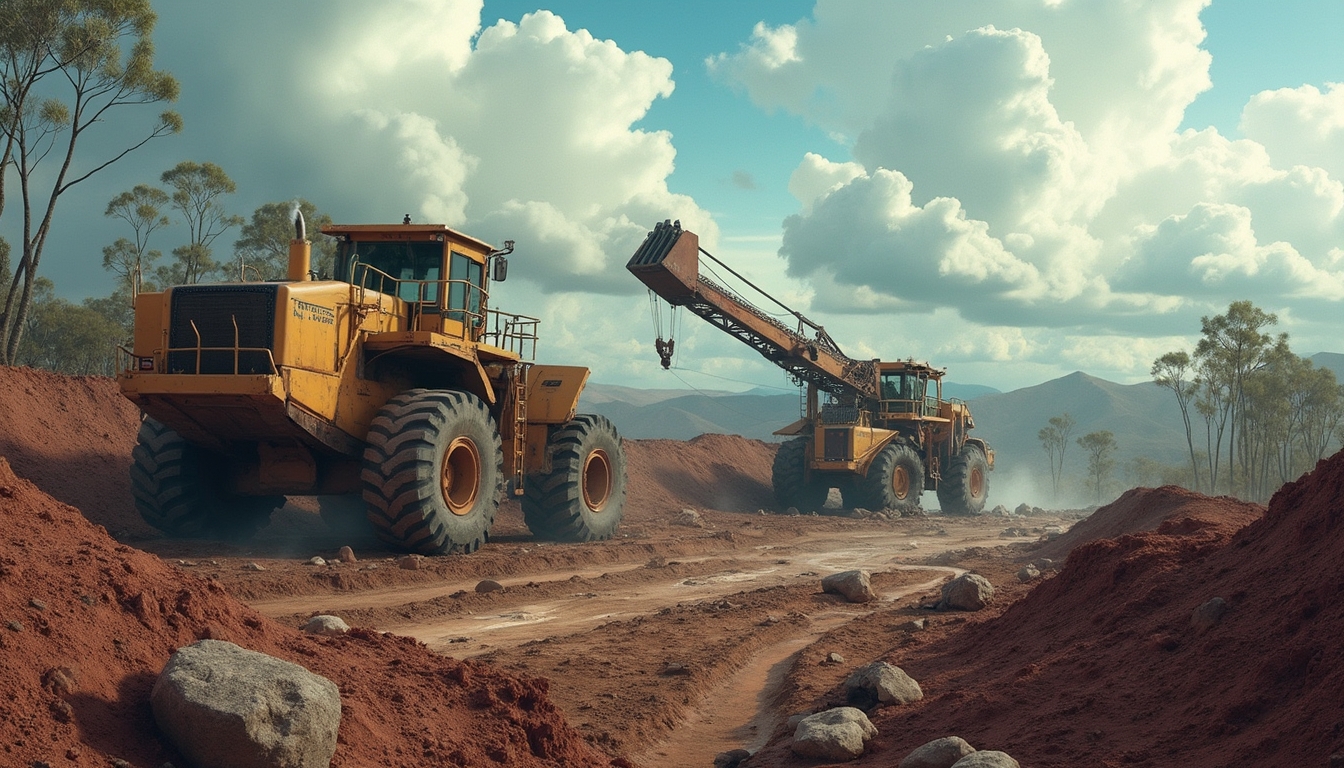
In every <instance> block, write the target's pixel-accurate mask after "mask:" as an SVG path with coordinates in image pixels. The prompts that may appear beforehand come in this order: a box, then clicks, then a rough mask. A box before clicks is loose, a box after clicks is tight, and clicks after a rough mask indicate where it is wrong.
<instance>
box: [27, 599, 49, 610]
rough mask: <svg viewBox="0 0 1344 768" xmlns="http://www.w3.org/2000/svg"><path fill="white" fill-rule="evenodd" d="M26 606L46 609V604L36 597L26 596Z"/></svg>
mask: <svg viewBox="0 0 1344 768" xmlns="http://www.w3.org/2000/svg"><path fill="white" fill-rule="evenodd" d="M28 607H29V608H36V609H37V610H39V611H45V610H47V604H46V603H44V602H42V601H41V600H38V599H37V598H36V597H30V598H28Z"/></svg>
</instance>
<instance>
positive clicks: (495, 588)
mask: <svg viewBox="0 0 1344 768" xmlns="http://www.w3.org/2000/svg"><path fill="white" fill-rule="evenodd" d="M503 589H504V585H503V584H500V583H499V582H498V581H495V580H493V579H482V580H481V581H480V582H479V583H478V584H477V585H476V591H477V592H480V593H485V592H499V591H501V590H503Z"/></svg>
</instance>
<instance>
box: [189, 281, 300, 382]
mask: <svg viewBox="0 0 1344 768" xmlns="http://www.w3.org/2000/svg"><path fill="white" fill-rule="evenodd" d="M278 289H279V286H277V285H268V284H265V283H261V284H250V285H189V286H182V287H179V288H174V289H173V297H172V310H171V317H170V322H171V325H170V326H169V329H168V346H169V347H171V348H173V349H175V350H177V351H175V352H170V353H168V372H169V373H226V374H232V373H238V374H258V373H273V372H274V371H272V370H271V363H270V359H269V356H268V355H267V354H266V353H265V352H261V351H254V352H242V353H240V354H239V355H238V369H237V370H236V371H235V370H234V364H233V347H234V327H233V324H234V322H235V321H236V322H237V323H238V331H237V334H238V335H237V346H239V347H252V348H254V349H258V350H260V349H270V350H274V344H275V297H276V291H277V290H278ZM193 322H195V324H196V330H198V331H200V334H201V339H200V346H201V347H203V348H204V347H227V349H215V350H210V351H202V352H201V353H200V360H199V361H198V360H197V359H196V355H197V352H196V346H197V344H196V332H195V331H193V330H192V327H191V325H192V323H193ZM187 348H189V349H187Z"/></svg>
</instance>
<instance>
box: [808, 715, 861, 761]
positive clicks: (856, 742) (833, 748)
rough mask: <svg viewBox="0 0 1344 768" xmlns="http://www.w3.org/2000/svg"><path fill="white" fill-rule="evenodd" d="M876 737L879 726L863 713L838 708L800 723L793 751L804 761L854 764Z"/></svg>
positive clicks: (810, 716) (811, 716) (809, 717)
mask: <svg viewBox="0 0 1344 768" xmlns="http://www.w3.org/2000/svg"><path fill="white" fill-rule="evenodd" d="M876 735H877V728H876V726H874V725H873V724H872V723H871V722H869V721H868V716H867V715H865V714H864V713H863V712H862V710H858V709H855V708H853V707H836V708H835V709H828V710H826V711H825V712H818V713H816V714H815V715H808V716H807V717H804V718H803V719H802V720H800V721H799V722H798V728H797V729H796V730H795V731H794V732H793V744H791V745H790V746H789V749H792V750H793V753H794V754H796V755H801V756H803V757H818V758H821V759H823V760H853V759H854V758H856V757H858V756H859V755H862V754H863V744H864V742H865V741H867V740H868V739H871V738H872V737H874V736H876Z"/></svg>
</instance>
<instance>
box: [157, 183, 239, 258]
mask: <svg viewBox="0 0 1344 768" xmlns="http://www.w3.org/2000/svg"><path fill="white" fill-rule="evenodd" d="M161 180H162V181H163V183H164V184H165V185H167V186H168V187H170V188H171V189H172V194H171V197H170V200H171V204H172V207H173V208H174V209H176V210H177V212H178V213H180V214H182V219H183V221H184V222H185V223H186V225H187V232H188V235H189V238H190V239H189V241H188V242H187V244H186V245H182V246H178V247H177V248H174V249H173V258H174V259H175V263H174V264H173V265H172V268H171V269H172V271H171V273H170V278H169V279H168V280H167V282H170V283H197V282H200V281H201V280H203V279H205V278H207V277H209V276H210V275H211V274H212V273H214V272H215V271H216V270H218V269H219V264H218V263H217V262H216V261H215V259H214V253H213V249H212V246H213V244H214V242H215V240H216V239H218V238H219V236H220V235H222V234H224V233H225V232H227V231H228V230H229V228H231V227H236V226H238V225H240V224H242V223H243V217H242V216H237V215H234V214H231V213H229V212H228V209H227V208H225V207H224V203H223V201H222V200H221V199H220V198H222V197H223V196H224V195H231V194H233V193H234V192H235V191H237V189H238V185H237V184H235V183H234V181H233V179H231V178H229V175H228V174H227V173H225V172H224V169H223V168H220V167H219V166H218V165H215V164H214V163H208V162H207V163H197V162H193V161H191V160H184V161H183V162H180V163H178V164H177V165H175V166H173V167H172V168H169V169H168V170H166V171H164V172H163V176H162V177H161Z"/></svg>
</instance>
